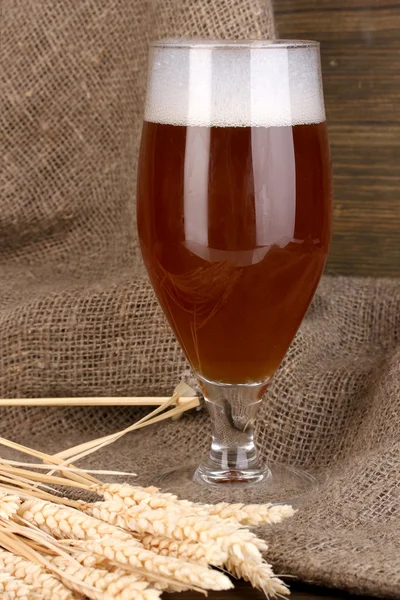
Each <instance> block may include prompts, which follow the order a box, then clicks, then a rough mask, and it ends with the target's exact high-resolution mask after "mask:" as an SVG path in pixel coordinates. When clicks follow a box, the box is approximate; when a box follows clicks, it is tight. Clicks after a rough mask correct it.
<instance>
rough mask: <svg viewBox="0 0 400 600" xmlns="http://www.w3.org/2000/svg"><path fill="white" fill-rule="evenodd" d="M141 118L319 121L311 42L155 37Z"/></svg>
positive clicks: (208, 122) (315, 48) (316, 60)
mask: <svg viewBox="0 0 400 600" xmlns="http://www.w3.org/2000/svg"><path fill="white" fill-rule="evenodd" d="M145 119H146V120H147V121H152V122H155V123H169V124H171V125H191V126H208V127H210V126H218V127H227V126H230V127H248V126H251V127H257V126H259V127H271V126H285V125H300V124H309V123H320V122H322V121H324V120H325V108H324V98H323V91H322V79H321V65H320V56H319V44H318V43H317V42H300V41H296V42H288V41H279V42H273V43H272V42H260V41H254V42H253V41H250V42H222V41H221V42H218V41H211V40H164V41H161V42H156V43H155V44H154V45H153V46H152V48H151V53H150V65H149V80H148V86H147V98H146V107H145Z"/></svg>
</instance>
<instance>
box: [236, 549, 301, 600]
mask: <svg viewBox="0 0 400 600" xmlns="http://www.w3.org/2000/svg"><path fill="white" fill-rule="evenodd" d="M225 566H226V568H227V570H228V571H229V572H230V573H232V574H233V575H234V576H235V577H237V578H239V579H240V578H242V579H244V580H245V581H248V582H249V583H251V585H252V586H253V587H255V588H257V589H259V590H262V591H263V592H264V594H265V595H266V596H267V598H269V597H272V598H275V597H276V596H279V595H288V594H289V589H288V587H287V586H286V584H285V583H284V582H283V581H282V580H281V579H279V577H277V576H276V575H275V574H274V572H273V571H272V567H271V565H269V564H267V563H265V562H263V563H261V564H260V563H253V562H251V561H243V560H240V559H238V558H235V557H231V558H229V559H228V561H227V562H226V565H225Z"/></svg>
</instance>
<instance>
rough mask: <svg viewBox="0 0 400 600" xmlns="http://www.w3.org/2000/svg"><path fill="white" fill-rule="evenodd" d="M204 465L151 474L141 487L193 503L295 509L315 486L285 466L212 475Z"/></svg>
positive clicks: (308, 477) (306, 475) (301, 473)
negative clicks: (148, 486) (257, 505)
mask: <svg viewBox="0 0 400 600" xmlns="http://www.w3.org/2000/svg"><path fill="white" fill-rule="evenodd" d="M205 465H206V466H204V464H203V465H201V466H200V467H199V466H198V465H193V464H189V465H184V466H182V467H178V468H175V469H171V470H169V471H165V472H164V473H160V474H158V475H155V476H154V474H153V475H152V476H151V477H148V478H146V481H142V482H141V483H142V484H143V485H153V486H156V487H159V488H160V489H161V490H162V491H163V492H171V493H174V494H177V495H178V496H179V497H181V498H187V499H189V500H192V501H195V502H202V503H218V502H230V503H245V504H255V503H272V504H282V503H284V504H291V505H292V506H294V507H299V506H301V505H303V504H304V502H305V500H306V496H307V493H309V492H310V490H311V489H312V488H315V487H316V486H317V485H318V481H317V479H316V478H315V477H314V476H313V475H311V474H310V473H307V472H305V471H302V470H300V469H297V468H294V467H289V466H286V465H280V464H276V465H270V467H269V468H265V469H263V470H262V471H260V470H259V469H257V470H255V471H252V470H251V469H249V470H248V471H235V470H232V469H230V470H226V471H223V470H222V471H221V470H218V471H215V472H213V471H211V470H209V468H208V467H207V463H205Z"/></svg>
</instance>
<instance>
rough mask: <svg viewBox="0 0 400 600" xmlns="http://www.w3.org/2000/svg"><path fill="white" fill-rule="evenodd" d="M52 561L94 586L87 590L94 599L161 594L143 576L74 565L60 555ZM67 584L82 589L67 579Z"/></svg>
mask: <svg viewBox="0 0 400 600" xmlns="http://www.w3.org/2000/svg"><path fill="white" fill-rule="evenodd" d="M50 562H51V563H52V564H53V565H54V566H56V567H57V568H58V569H60V570H61V571H62V572H63V573H65V575H66V576H68V577H69V578H73V579H74V580H78V581H81V582H82V583H84V584H86V586H90V587H91V588H94V591H91V590H90V591H89V592H88V591H86V590H85V594H86V596H87V597H88V598H91V599H92V600H153V599H154V600H155V599H156V598H159V597H160V594H161V592H160V591H158V590H155V589H154V588H151V587H150V584H149V583H148V582H146V581H144V580H143V579H142V578H140V577H136V576H135V575H132V574H127V573H124V572H122V571H117V572H109V571H107V570H106V569H99V568H93V567H84V566H79V565H72V564H71V563H70V562H69V561H68V560H66V559H65V558H62V557H60V556H58V557H55V558H53V559H51V561H50ZM65 584H66V585H68V586H71V588H74V589H76V590H77V591H78V592H79V591H80V588H79V586H78V589H77V588H76V587H75V586H73V585H71V584H70V583H69V581H67V580H66V581H65Z"/></svg>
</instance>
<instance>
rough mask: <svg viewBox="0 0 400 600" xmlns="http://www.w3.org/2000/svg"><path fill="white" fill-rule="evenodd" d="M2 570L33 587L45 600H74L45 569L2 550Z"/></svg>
mask: <svg viewBox="0 0 400 600" xmlns="http://www.w3.org/2000/svg"><path fill="white" fill-rule="evenodd" d="M0 569H1V570H2V571H5V572H7V573H9V574H10V575H12V576H13V577H16V578H17V579H19V580H21V581H23V582H24V583H26V584H28V585H30V586H32V590H33V591H35V592H37V593H40V595H41V596H42V597H43V598H44V600H73V598H74V596H73V594H72V593H71V592H70V590H68V589H67V588H66V587H65V586H64V585H63V584H62V583H61V582H60V581H59V580H58V579H57V578H56V577H54V576H53V575H50V573H48V572H47V571H46V570H45V569H44V568H43V567H41V566H39V565H36V564H34V563H33V562H31V561H29V560H26V559H25V558H22V557H21V556H16V555H15V554H13V553H12V552H8V551H6V550H1V549H0Z"/></svg>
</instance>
